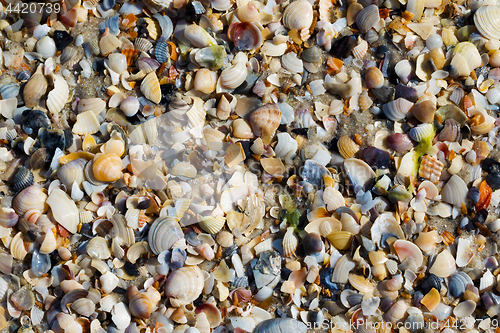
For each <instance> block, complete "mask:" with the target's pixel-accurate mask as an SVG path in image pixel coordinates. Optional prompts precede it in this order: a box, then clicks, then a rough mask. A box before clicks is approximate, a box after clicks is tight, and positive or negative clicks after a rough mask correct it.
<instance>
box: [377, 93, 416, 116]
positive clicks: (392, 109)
mask: <svg viewBox="0 0 500 333" xmlns="http://www.w3.org/2000/svg"><path fill="white" fill-rule="evenodd" d="M412 106H413V103H412V102H410V101H408V100H406V99H404V98H403V97H400V98H398V99H396V100H394V101H392V102H389V103H387V104H384V105H383V106H382V110H383V111H384V113H385V115H386V116H387V118H389V119H390V120H392V121H399V120H402V119H404V118H405V117H406V114H407V113H408V112H409V111H410V109H411V108H412Z"/></svg>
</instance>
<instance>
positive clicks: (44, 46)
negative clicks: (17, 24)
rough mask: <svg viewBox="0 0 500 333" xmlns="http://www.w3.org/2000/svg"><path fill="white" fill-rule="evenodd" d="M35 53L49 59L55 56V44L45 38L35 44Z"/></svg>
mask: <svg viewBox="0 0 500 333" xmlns="http://www.w3.org/2000/svg"><path fill="white" fill-rule="evenodd" d="M36 52H38V53H39V54H40V55H41V56H42V57H44V58H50V57H52V56H53V55H54V54H56V43H55V42H54V40H53V39H52V38H50V37H49V36H45V37H43V38H42V39H40V40H39V41H38V43H36Z"/></svg>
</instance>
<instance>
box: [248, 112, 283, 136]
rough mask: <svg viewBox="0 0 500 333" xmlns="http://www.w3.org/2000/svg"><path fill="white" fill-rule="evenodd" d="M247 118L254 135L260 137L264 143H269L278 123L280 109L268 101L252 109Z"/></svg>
mask: <svg viewBox="0 0 500 333" xmlns="http://www.w3.org/2000/svg"><path fill="white" fill-rule="evenodd" d="M249 120H250V125H252V130H253V132H254V133H255V135H257V136H259V137H261V138H262V141H263V142H264V144H269V142H271V139H272V138H273V137H274V133H275V132H276V130H277V129H278V127H279V125H280V122H281V111H280V108H279V107H278V105H276V104H274V103H269V104H266V105H263V106H261V107H259V108H258V109H256V110H255V111H253V112H252V114H251V115H250V118H249Z"/></svg>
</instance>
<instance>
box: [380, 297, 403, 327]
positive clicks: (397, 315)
mask: <svg viewBox="0 0 500 333" xmlns="http://www.w3.org/2000/svg"><path fill="white" fill-rule="evenodd" d="M407 309H408V304H406V302H405V301H404V300H399V301H397V302H396V303H394V305H393V306H391V308H390V309H389V311H387V312H386V313H385V314H384V316H383V318H384V320H385V321H387V322H391V323H395V322H397V321H398V320H400V319H402V318H403V317H404V315H405V313H406V310H407Z"/></svg>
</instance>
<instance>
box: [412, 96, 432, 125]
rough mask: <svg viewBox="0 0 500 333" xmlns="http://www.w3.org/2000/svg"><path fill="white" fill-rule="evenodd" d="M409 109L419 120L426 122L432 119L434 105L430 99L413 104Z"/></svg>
mask: <svg viewBox="0 0 500 333" xmlns="http://www.w3.org/2000/svg"><path fill="white" fill-rule="evenodd" d="M410 111H411V113H412V114H413V115H414V116H415V118H417V119H418V120H419V121H421V122H423V123H428V122H431V121H432V120H434V113H436V106H435V105H434V103H433V102H432V101H430V100H427V101H423V102H420V103H417V104H415V105H413V107H412V108H411V110H410Z"/></svg>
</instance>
